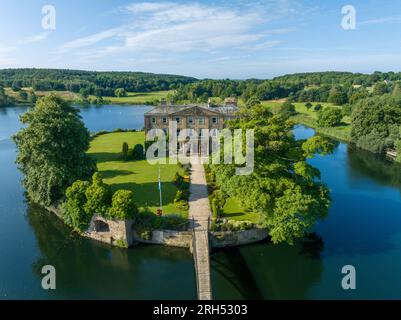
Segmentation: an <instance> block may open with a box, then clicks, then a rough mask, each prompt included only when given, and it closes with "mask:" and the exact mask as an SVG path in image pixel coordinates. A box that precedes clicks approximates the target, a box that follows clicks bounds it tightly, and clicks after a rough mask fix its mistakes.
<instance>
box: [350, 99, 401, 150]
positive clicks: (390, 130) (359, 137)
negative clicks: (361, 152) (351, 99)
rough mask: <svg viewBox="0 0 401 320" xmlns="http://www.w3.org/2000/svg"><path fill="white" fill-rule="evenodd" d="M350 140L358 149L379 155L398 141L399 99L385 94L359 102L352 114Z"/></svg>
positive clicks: (400, 123)
mask: <svg viewBox="0 0 401 320" xmlns="http://www.w3.org/2000/svg"><path fill="white" fill-rule="evenodd" d="M351 124H352V129H351V140H352V141H353V142H354V143H355V144H356V145H357V146H358V147H360V148H362V149H365V150H368V151H371V152H374V153H381V152H383V151H384V149H385V148H388V147H390V148H393V147H394V145H395V143H396V141H397V140H399V139H400V125H401V97H400V96H393V95H391V94H386V95H383V96H377V97H372V98H367V99H363V100H360V101H359V102H358V103H357V104H356V105H355V107H354V110H353V113H352V122H351Z"/></svg>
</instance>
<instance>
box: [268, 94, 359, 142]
mask: <svg viewBox="0 0 401 320" xmlns="http://www.w3.org/2000/svg"><path fill="white" fill-rule="evenodd" d="M281 103H283V102H282V101H264V102H263V105H265V106H268V107H272V106H275V105H277V104H281ZM316 104H320V105H321V106H322V107H323V108H326V107H330V108H341V107H339V106H335V105H333V104H331V103H323V102H322V103H321V102H313V103H312V105H313V106H315V105H316ZM293 105H294V106H295V111H296V112H297V114H296V115H295V116H293V117H292V118H291V119H292V120H293V121H294V122H295V123H298V124H302V125H305V126H308V127H311V128H313V129H315V130H316V132H317V133H320V134H322V135H325V136H328V137H331V138H334V139H338V140H341V141H345V142H350V133H351V121H350V119H349V117H344V118H343V120H342V122H343V123H342V125H340V126H337V127H333V128H321V127H318V125H317V112H316V111H314V110H313V107H312V108H311V109H308V108H306V106H305V103H303V102H295V103H293Z"/></svg>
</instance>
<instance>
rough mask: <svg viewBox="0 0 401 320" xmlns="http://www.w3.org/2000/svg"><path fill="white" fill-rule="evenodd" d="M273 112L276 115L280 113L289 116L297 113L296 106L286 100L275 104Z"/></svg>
mask: <svg viewBox="0 0 401 320" xmlns="http://www.w3.org/2000/svg"><path fill="white" fill-rule="evenodd" d="M272 112H273V114H275V115H280V116H283V117H286V118H289V117H291V116H292V115H294V114H295V106H294V105H293V104H292V103H291V102H289V101H286V102H284V103H283V104H281V105H275V106H273V107H272Z"/></svg>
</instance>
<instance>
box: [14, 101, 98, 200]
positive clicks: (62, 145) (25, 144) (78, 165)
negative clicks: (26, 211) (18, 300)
mask: <svg viewBox="0 0 401 320" xmlns="http://www.w3.org/2000/svg"><path fill="white" fill-rule="evenodd" d="M20 119H21V122H22V123H23V124H24V125H25V128H23V129H21V130H20V131H19V132H18V133H17V134H16V135H15V136H14V141H15V143H16V145H17V148H18V156H17V160H16V162H17V164H18V166H19V168H20V170H21V171H22V173H23V175H24V178H23V184H24V186H25V188H26V190H27V192H28V194H29V196H30V198H31V199H32V200H33V201H34V202H37V203H40V204H43V205H50V204H52V203H54V202H56V201H58V200H60V199H61V198H62V197H63V196H64V194H65V190H66V189H67V187H68V186H70V185H71V184H72V183H73V182H74V181H76V180H78V179H83V180H85V179H88V178H89V177H90V176H91V175H92V173H93V172H94V170H95V163H94V161H93V160H92V159H91V158H90V157H89V156H88V155H87V154H86V151H87V150H88V148H89V140H90V135H89V132H88V130H87V129H86V128H85V126H84V124H83V122H82V121H81V118H80V116H79V110H78V109H76V108H73V107H72V106H70V105H69V104H68V103H66V102H65V101H63V100H62V99H60V98H58V97H56V96H54V95H50V96H48V97H45V98H42V99H40V100H38V102H37V103H36V106H35V108H33V109H30V110H29V111H28V112H26V113H25V114H24V115H22V116H21V118H20Z"/></svg>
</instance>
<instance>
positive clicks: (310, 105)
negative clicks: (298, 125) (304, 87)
mask: <svg viewBox="0 0 401 320" xmlns="http://www.w3.org/2000/svg"><path fill="white" fill-rule="evenodd" d="M305 107H306V109H308V110H309V109H310V108H312V103H310V102H307V103H305Z"/></svg>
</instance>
